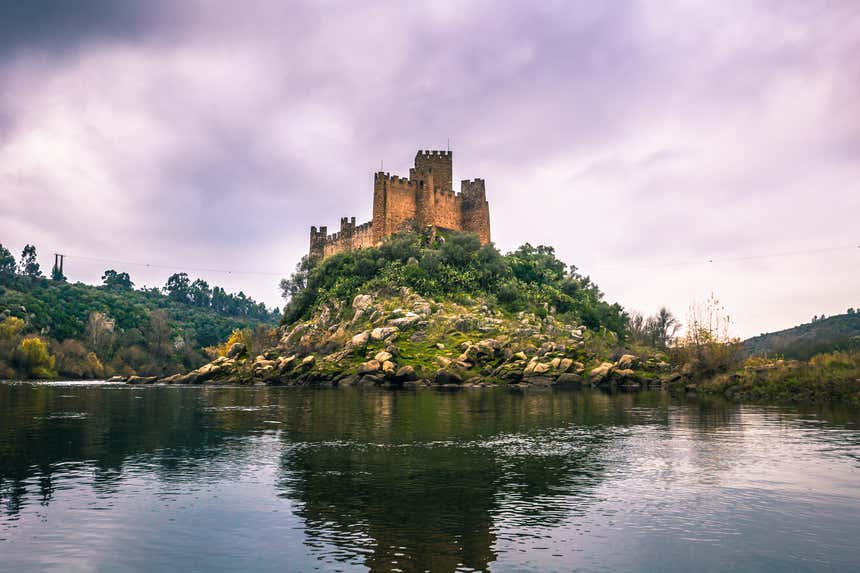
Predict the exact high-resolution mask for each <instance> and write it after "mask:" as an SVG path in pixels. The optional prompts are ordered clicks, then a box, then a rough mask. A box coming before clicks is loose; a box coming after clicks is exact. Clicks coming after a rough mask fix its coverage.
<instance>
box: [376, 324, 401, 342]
mask: <svg viewBox="0 0 860 573" xmlns="http://www.w3.org/2000/svg"><path fill="white" fill-rule="evenodd" d="M399 330H400V329H399V328H397V327H396V326H379V327H376V328H374V329H373V330H371V331H370V339H371V340H377V341H378V340H385V339H387V338H390V337H391V336H392V335H394V334H395V333H397V332H398V331H399Z"/></svg>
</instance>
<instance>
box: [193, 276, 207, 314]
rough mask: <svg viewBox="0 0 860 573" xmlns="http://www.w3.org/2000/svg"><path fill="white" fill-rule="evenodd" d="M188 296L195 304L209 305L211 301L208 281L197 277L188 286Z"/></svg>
mask: <svg viewBox="0 0 860 573" xmlns="http://www.w3.org/2000/svg"><path fill="white" fill-rule="evenodd" d="M189 296H190V297H191V302H192V304H194V305H195V306H204V307H205V306H209V303H211V302H212V289H210V288H209V283H207V282H206V281H204V280H203V279H197V280H196V281H194V282H193V283H191V287H189Z"/></svg>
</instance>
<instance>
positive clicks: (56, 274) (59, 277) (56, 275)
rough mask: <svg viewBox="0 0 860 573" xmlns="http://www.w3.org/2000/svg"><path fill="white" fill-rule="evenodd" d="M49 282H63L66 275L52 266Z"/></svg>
mask: <svg viewBox="0 0 860 573" xmlns="http://www.w3.org/2000/svg"><path fill="white" fill-rule="evenodd" d="M51 280H52V281H60V282H64V281H65V280H66V275H64V274H63V271H61V270H60V267H58V266H56V265H54V267H52V268H51Z"/></svg>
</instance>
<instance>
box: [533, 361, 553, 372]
mask: <svg viewBox="0 0 860 573" xmlns="http://www.w3.org/2000/svg"><path fill="white" fill-rule="evenodd" d="M549 371H550V365H549V364H546V363H544V362H538V363H537V364H535V365H534V368H532V374H535V375H540V374H546V373H547V372H549Z"/></svg>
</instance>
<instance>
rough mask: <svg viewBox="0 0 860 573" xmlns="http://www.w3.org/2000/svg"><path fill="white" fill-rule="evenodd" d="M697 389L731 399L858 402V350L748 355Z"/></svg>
mask: <svg viewBox="0 0 860 573" xmlns="http://www.w3.org/2000/svg"><path fill="white" fill-rule="evenodd" d="M698 390H699V392H700V393H703V394H719V395H722V396H725V397H727V398H730V399H733V400H744V401H759V402H803V403H821V402H831V401H844V402H850V403H853V404H854V405H860V352H857V351H855V352H843V351H836V352H826V353H822V354H816V355H815V356H813V357H811V358H810V359H809V360H807V361H798V360H781V359H780V360H769V359H765V358H761V357H751V358H748V359H747V360H746V361H745V362H744V364H743V368H740V369H738V370H736V371H734V372H731V373H728V374H722V375H718V376H714V377H713V378H710V379H708V380H706V381H704V382H703V383H702V384H701V385H700V386H699V388H698Z"/></svg>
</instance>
